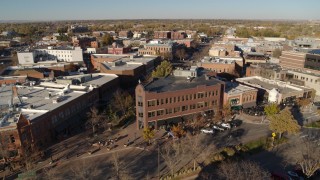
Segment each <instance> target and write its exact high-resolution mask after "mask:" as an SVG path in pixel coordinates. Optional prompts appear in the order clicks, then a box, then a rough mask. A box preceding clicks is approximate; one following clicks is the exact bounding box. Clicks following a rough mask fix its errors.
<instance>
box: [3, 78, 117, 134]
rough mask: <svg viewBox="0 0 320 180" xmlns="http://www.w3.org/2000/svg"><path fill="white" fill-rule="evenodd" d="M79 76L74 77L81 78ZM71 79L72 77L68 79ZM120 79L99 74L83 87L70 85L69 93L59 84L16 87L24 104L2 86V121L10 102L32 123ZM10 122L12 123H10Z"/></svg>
mask: <svg viewBox="0 0 320 180" xmlns="http://www.w3.org/2000/svg"><path fill="white" fill-rule="evenodd" d="M80 76H82V75H79V76H73V77H74V78H75V77H80ZM68 78H70V77H68ZM116 78H118V76H116V75H113V74H104V73H97V74H93V75H92V78H91V79H89V80H88V81H86V82H85V83H83V84H82V85H70V88H69V91H68V92H66V93H64V94H63V93H62V91H63V89H64V88H66V87H67V85H66V84H58V83H55V82H41V83H40V85H38V86H18V85H17V86H16V87H17V92H18V95H19V96H20V98H21V101H22V103H21V102H20V100H19V98H17V97H13V96H12V86H10V85H9V86H2V87H0V109H1V113H0V120H2V119H3V118H4V116H5V115H6V114H8V112H9V111H8V110H9V102H11V98H12V97H13V98H12V102H13V104H17V105H18V106H19V108H18V110H16V111H15V114H19V113H22V114H23V115H24V116H25V117H26V118H27V119H29V120H30V121H32V120H34V119H36V118H37V117H39V116H41V115H43V114H45V113H47V112H49V111H52V110H54V109H56V108H58V107H60V106H62V105H64V104H66V103H68V102H70V101H73V100H75V99H77V98H79V97H81V96H83V95H84V94H86V93H88V92H90V91H91V90H92V89H93V88H95V87H98V86H101V85H103V84H105V83H108V82H109V81H111V80H113V79H116ZM57 98H60V101H59V102H57V103H56V102H54V101H55V100H56V99H57ZM8 122H11V124H10V123H8ZM15 123H16V122H15V121H10V120H7V121H4V122H2V123H1V125H0V128H1V127H5V126H9V125H12V124H15Z"/></svg>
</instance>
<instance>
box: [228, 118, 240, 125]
mask: <svg viewBox="0 0 320 180" xmlns="http://www.w3.org/2000/svg"><path fill="white" fill-rule="evenodd" d="M229 123H230V126H231V127H239V126H240V125H241V124H242V121H241V120H239V119H235V120H232V121H230V122H229Z"/></svg>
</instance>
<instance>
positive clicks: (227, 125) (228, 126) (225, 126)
mask: <svg viewBox="0 0 320 180" xmlns="http://www.w3.org/2000/svg"><path fill="white" fill-rule="evenodd" d="M220 126H221V127H222V128H224V129H231V126H230V124H229V123H221V124H220Z"/></svg>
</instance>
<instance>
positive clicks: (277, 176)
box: [271, 172, 292, 180]
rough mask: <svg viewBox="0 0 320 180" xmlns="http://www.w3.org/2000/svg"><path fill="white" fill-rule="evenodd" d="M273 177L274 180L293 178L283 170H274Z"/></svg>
mask: <svg viewBox="0 0 320 180" xmlns="http://www.w3.org/2000/svg"><path fill="white" fill-rule="evenodd" d="M271 179H273V180H292V178H291V177H290V176H288V175H286V174H284V173H281V172H272V173H271Z"/></svg>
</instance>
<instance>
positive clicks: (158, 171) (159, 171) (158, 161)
mask: <svg viewBox="0 0 320 180" xmlns="http://www.w3.org/2000/svg"><path fill="white" fill-rule="evenodd" d="M157 144H158V179H160V147H159V139H158V140H157Z"/></svg>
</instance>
